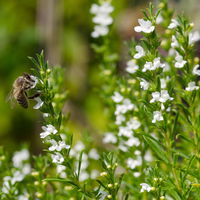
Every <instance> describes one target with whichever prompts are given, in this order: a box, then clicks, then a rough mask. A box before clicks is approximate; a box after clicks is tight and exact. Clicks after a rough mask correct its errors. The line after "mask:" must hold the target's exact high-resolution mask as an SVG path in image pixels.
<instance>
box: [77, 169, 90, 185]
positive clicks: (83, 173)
mask: <svg viewBox="0 0 200 200" xmlns="http://www.w3.org/2000/svg"><path fill="white" fill-rule="evenodd" d="M89 177H90V176H89V174H88V173H87V172H86V171H81V173H80V176H79V181H80V182H82V181H85V180H87V179H88V178H89Z"/></svg>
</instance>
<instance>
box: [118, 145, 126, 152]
mask: <svg viewBox="0 0 200 200" xmlns="http://www.w3.org/2000/svg"><path fill="white" fill-rule="evenodd" d="M118 148H119V149H120V150H121V151H123V152H127V151H128V148H127V147H126V146H125V145H123V144H120V145H119V146H118Z"/></svg>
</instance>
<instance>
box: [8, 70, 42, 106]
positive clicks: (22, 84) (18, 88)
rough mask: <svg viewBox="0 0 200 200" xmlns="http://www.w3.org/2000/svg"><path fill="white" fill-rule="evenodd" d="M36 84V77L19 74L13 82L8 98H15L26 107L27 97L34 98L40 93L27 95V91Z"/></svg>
mask: <svg viewBox="0 0 200 200" xmlns="http://www.w3.org/2000/svg"><path fill="white" fill-rule="evenodd" d="M36 84H37V79H36V77H34V76H32V75H30V74H27V73H24V74H23V75H22V76H19V77H18V78H17V79H16V80H15V81H14V83H13V88H12V91H11V94H10V97H9V99H11V98H13V99H15V100H16V101H17V102H18V103H19V104H20V105H21V106H22V107H23V108H28V99H34V98H36V97H38V96H39V95H40V94H39V93H36V94H35V95H33V96H30V97H28V95H27V91H28V90H30V89H32V88H34V87H35V85H36Z"/></svg>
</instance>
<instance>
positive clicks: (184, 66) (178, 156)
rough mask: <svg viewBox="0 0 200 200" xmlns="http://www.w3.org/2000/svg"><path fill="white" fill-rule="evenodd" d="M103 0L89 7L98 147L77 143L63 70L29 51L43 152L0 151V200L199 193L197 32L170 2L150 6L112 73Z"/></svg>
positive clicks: (179, 198) (108, 6)
mask: <svg viewBox="0 0 200 200" xmlns="http://www.w3.org/2000/svg"><path fill="white" fill-rule="evenodd" d="M113 10H114V8H113V6H112V5H111V3H110V1H101V2H100V3H99V4H93V5H92V6H91V10H90V11H91V13H92V14H93V15H95V16H94V17H93V22H94V23H95V27H94V31H93V32H92V34H91V36H92V37H93V38H94V40H93V44H92V47H93V49H94V51H95V52H96V55H97V56H96V63H98V64H99V79H100V81H101V88H100V89H99V91H101V92H100V93H101V95H100V98H102V100H103V102H104V105H105V108H106V109H107V111H108V112H107V114H108V116H109V118H110V119H109V124H108V127H107V128H108V131H107V133H105V134H104V135H103V138H102V142H103V144H104V145H105V148H104V149H103V152H102V151H100V150H102V149H100V148H99V147H95V146H94V144H93V142H92V138H88V137H87V136H84V137H85V138H86V139H85V138H83V140H82V141H74V140H73V133H72V132H71V131H70V129H69V128H68V125H67V121H68V120H69V115H68V114H66V113H63V112H62V108H63V106H64V103H65V102H66V100H67V98H68V92H66V88H65V87H64V79H63V76H62V74H63V69H62V68H59V67H53V68H51V67H50V66H49V65H48V62H46V61H45V60H44V56H43V53H41V54H40V55H37V59H33V58H31V60H32V62H33V64H34V65H35V68H33V70H32V79H33V80H34V81H35V84H34V85H33V86H32V88H31V89H30V90H35V91H39V93H40V96H37V97H36V98H35V100H36V102H37V104H36V105H35V106H34V109H39V111H40V112H41V113H42V115H43V122H42V124H41V128H42V132H41V133H40V134H39V135H40V138H41V141H42V143H43V144H44V146H43V147H44V151H45V152H44V153H43V154H42V155H40V156H35V157H31V156H30V154H29V151H28V150H27V149H25V148H24V149H22V150H20V151H17V152H15V153H14V154H13V155H12V156H11V155H8V154H7V153H6V152H5V151H4V150H3V149H1V157H0V167H1V174H0V176H1V178H2V181H1V185H2V191H1V193H0V195H1V199H12V200H13V199H19V200H27V199H30V200H31V199H71V200H72V199H113V200H115V199H120V200H121V199H122V200H123V199H124V200H127V199H130V200H132V199H133V200H134V199H168V200H171V199H175V200H184V199H185V200H186V199H199V196H200V182H199V181H200V175H199V171H200V137H199V132H200V130H199V127H200V117H199V111H200V106H199V97H200V96H199V95H200V93H199V85H198V76H199V75H200V69H199V58H197V57H195V42H197V41H198V40H200V34H199V33H198V32H195V31H193V24H192V23H189V22H188V20H187V19H186V18H185V17H183V16H181V17H176V18H172V17H174V16H173V12H172V11H171V9H170V8H168V5H167V1H165V0H161V2H160V4H159V5H158V9H157V10H156V9H154V7H153V6H152V5H151V4H150V6H149V9H147V10H146V11H144V18H143V19H139V20H138V26H136V27H134V29H133V31H135V32H137V33H138V34H141V36H142V37H141V39H140V41H132V42H131V44H130V60H129V61H127V66H126V70H125V71H126V73H125V74H124V75H119V74H118V73H117V71H116V65H117V61H118V55H117V54H116V53H115V52H113V49H112V45H110V44H111V43H112V42H113V41H112V37H111V35H110V31H109V29H110V25H111V24H112V22H113V19H112V17H111V13H112V11H113Z"/></svg>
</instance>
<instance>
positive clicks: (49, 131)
mask: <svg viewBox="0 0 200 200" xmlns="http://www.w3.org/2000/svg"><path fill="white" fill-rule="evenodd" d="M42 129H43V131H44V132H42V133H40V138H45V137H47V136H48V135H50V134H56V133H57V132H58V131H57V130H56V128H55V127H54V126H53V125H51V124H48V125H46V126H42Z"/></svg>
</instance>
